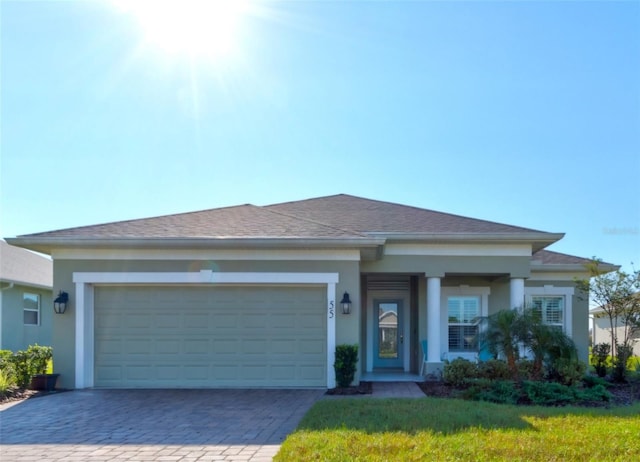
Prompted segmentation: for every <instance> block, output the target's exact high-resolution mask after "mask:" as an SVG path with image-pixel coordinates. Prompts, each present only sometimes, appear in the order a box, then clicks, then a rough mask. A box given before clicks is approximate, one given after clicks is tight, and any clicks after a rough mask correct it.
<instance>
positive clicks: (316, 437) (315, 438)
mask: <svg viewBox="0 0 640 462" xmlns="http://www.w3.org/2000/svg"><path fill="white" fill-rule="evenodd" d="M275 460H276V461H296V460H300V461H309V460H322V461H360V460H362V461H364V460H366V461H389V460H402V461H405V460H408V461H422V460H437V461H445V460H451V461H453V460H455V461H464V460H469V461H484V460H509V461H525V460H526V461H560V460H562V461H572V460H576V461H588V460H592V461H609V460H611V461H614V460H617V461H629V460H640V404H636V405H634V406H629V407H616V408H610V409H602V408H597V409H596V408H577V407H564V408H544V407H523V406H508V405H499V404H492V403H483V402H469V401H463V400H457V399H438V398H424V399H418V400H416V399H367V398H365V399H336V400H325V401H320V402H318V403H316V404H315V405H314V406H313V408H312V409H311V410H310V411H309V412H308V413H307V415H306V416H305V417H304V418H303V420H302V422H301V423H300V425H299V426H298V429H297V430H296V431H295V432H294V433H293V434H291V435H289V437H288V438H287V439H286V440H285V442H284V444H283V445H282V447H281V449H280V452H279V453H278V455H277V456H276V458H275Z"/></svg>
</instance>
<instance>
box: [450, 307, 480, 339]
mask: <svg viewBox="0 0 640 462" xmlns="http://www.w3.org/2000/svg"><path fill="white" fill-rule="evenodd" d="M447 313H448V318H449V351H467V350H476V349H477V346H476V342H475V340H476V335H477V334H478V321H479V319H480V297H471V296H466V297H464V296H457V297H449V298H448V299H447Z"/></svg>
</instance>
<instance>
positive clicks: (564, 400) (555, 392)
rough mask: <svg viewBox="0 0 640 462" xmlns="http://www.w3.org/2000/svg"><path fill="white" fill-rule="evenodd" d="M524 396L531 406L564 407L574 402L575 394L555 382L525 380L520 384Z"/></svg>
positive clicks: (573, 391)
mask: <svg viewBox="0 0 640 462" xmlns="http://www.w3.org/2000/svg"><path fill="white" fill-rule="evenodd" d="M522 389H523V391H524V393H525V396H526V397H527V398H528V399H529V401H531V403H532V404H537V405H542V406H565V405H567V404H571V403H574V402H575V401H576V392H575V389H574V388H573V387H568V386H566V385H562V384H561V383H557V382H533V381H531V380H525V381H524V382H523V383H522Z"/></svg>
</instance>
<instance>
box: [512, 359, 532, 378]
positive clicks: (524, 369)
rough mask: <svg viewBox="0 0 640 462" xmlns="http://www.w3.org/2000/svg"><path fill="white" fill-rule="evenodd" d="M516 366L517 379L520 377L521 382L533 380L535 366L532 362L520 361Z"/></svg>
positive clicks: (528, 360)
mask: <svg viewBox="0 0 640 462" xmlns="http://www.w3.org/2000/svg"><path fill="white" fill-rule="evenodd" d="M516 365H517V366H518V377H520V379H521V380H533V377H534V375H535V365H534V364H533V361H532V360H530V359H520V360H519V361H518V362H517V364H516Z"/></svg>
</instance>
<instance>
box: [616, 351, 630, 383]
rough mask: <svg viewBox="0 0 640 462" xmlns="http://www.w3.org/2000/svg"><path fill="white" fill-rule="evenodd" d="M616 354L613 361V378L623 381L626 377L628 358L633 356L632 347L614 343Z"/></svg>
mask: <svg viewBox="0 0 640 462" xmlns="http://www.w3.org/2000/svg"><path fill="white" fill-rule="evenodd" d="M616 351H617V356H616V358H615V361H614V363H613V373H612V374H611V375H612V376H613V380H614V381H616V382H624V381H625V380H626V378H627V366H628V364H627V363H628V362H629V360H630V359H631V358H632V357H633V347H632V346H631V345H622V344H618V345H616Z"/></svg>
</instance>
